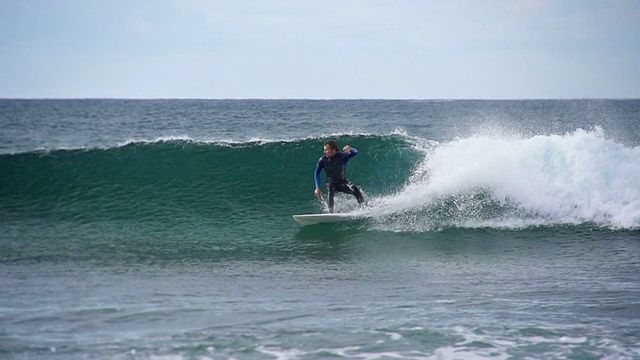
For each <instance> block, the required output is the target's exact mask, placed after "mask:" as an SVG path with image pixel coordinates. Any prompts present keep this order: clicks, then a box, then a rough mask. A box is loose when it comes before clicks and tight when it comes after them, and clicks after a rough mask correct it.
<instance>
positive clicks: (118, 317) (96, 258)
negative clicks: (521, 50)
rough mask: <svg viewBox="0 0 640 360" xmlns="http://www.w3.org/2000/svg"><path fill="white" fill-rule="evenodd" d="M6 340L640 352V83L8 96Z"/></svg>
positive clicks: (102, 345)
mask: <svg viewBox="0 0 640 360" xmlns="http://www.w3.org/2000/svg"><path fill="white" fill-rule="evenodd" d="M328 139H335V140H337V141H338V143H339V145H340V147H342V146H344V145H347V144H349V145H351V146H352V147H355V148H356V149H358V151H359V154H358V155H357V156H356V157H354V158H353V159H352V160H351V161H350V162H349V164H348V168H347V177H348V178H349V179H350V180H352V181H353V182H354V183H355V184H357V185H358V186H359V187H360V188H361V190H362V191H363V193H364V195H365V198H366V200H367V206H366V207H364V208H360V207H358V206H357V203H356V201H355V199H354V198H353V197H352V196H349V195H344V194H338V196H337V197H336V210H337V211H340V212H353V213H357V214H358V215H359V216H360V217H359V220H355V221H351V222H346V223H339V224H328V225H327V224H325V225H314V226H306V227H303V226H301V225H299V224H297V223H296V222H295V221H294V220H293V219H292V217H291V215H293V214H302V213H319V212H323V211H325V208H326V206H325V204H324V202H323V201H322V200H317V199H316V198H315V197H314V194H313V192H314V180H313V172H314V170H315V165H316V162H317V160H318V158H319V157H320V156H322V148H323V144H324V141H325V140H328ZM323 177H324V174H323ZM0 358H2V359H366V360H373V359H640V100H633V99H631V100H530V101H529V100H521V101H506V100H505V101H475V100H449V101H436V100H433V101H410V100H397V101H396V100H348V101H347V100H10V99H4V100H0Z"/></svg>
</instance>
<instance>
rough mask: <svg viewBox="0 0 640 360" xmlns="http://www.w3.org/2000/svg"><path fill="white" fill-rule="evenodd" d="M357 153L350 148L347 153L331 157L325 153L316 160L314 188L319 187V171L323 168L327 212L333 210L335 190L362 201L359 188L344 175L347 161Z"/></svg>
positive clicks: (360, 202) (359, 202)
mask: <svg viewBox="0 0 640 360" xmlns="http://www.w3.org/2000/svg"><path fill="white" fill-rule="evenodd" d="M357 154H358V150H356V149H354V148H351V150H350V151H349V152H347V153H342V152H339V153H337V154H335V155H334V156H333V157H328V156H326V155H325V156H323V157H321V158H320V159H319V160H318V165H316V172H315V180H316V188H319V187H320V172H321V171H322V169H324V172H325V173H326V174H327V192H328V194H327V195H328V198H327V203H328V205H329V212H333V204H334V202H333V197H334V196H335V192H336V191H340V192H344V193H347V194H351V195H353V196H355V197H356V200H358V204H362V203H364V198H363V196H362V193H361V192H360V189H358V187H357V186H355V185H354V184H353V183H352V182H351V181H349V180H348V179H347V178H346V177H345V176H344V170H345V167H346V165H347V161H349V159H351V158H352V157H354V156H356V155H357Z"/></svg>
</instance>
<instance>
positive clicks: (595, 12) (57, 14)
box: [0, 0, 640, 99]
mask: <svg viewBox="0 0 640 360" xmlns="http://www.w3.org/2000/svg"><path fill="white" fill-rule="evenodd" d="M0 98H144V99H146V98H198V99H228V98H237V99H246V98H265V99H541V98H544V99H549V98H560V99H564V98H640V0H384V1H383V0H274V1H271V0H254V1H248V0H228V1H227V0H0Z"/></svg>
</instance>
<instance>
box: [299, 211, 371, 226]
mask: <svg viewBox="0 0 640 360" xmlns="http://www.w3.org/2000/svg"><path fill="white" fill-rule="evenodd" d="M358 218H359V217H358V216H357V215H354V214H346V213H333V214H302V215H293V219H294V220H295V221H297V222H298V223H300V224H301V225H314V224H324V223H335V222H341V221H349V220H355V219H358Z"/></svg>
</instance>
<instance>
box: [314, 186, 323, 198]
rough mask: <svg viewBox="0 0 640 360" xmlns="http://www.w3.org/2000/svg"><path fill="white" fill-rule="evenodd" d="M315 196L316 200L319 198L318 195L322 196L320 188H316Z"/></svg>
mask: <svg viewBox="0 0 640 360" xmlns="http://www.w3.org/2000/svg"><path fill="white" fill-rule="evenodd" d="M315 194H316V197H317V198H320V195H322V189H320V188H316V192H315Z"/></svg>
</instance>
